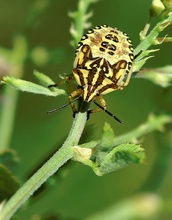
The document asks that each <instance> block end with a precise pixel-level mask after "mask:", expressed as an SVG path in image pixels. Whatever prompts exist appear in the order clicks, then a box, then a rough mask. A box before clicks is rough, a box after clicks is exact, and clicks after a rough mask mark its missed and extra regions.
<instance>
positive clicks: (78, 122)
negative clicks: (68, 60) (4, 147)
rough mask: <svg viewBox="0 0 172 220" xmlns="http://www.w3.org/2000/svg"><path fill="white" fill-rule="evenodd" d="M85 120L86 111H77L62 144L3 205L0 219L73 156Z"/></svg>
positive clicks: (21, 202)
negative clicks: (73, 148)
mask: <svg viewBox="0 0 172 220" xmlns="http://www.w3.org/2000/svg"><path fill="white" fill-rule="evenodd" d="M86 120H87V112H84V113H81V112H79V113H78V114H77V115H76V118H75V119H74V121H73V125H72V128H71V130H70V133H69V135H68V137H67V139H66V141H65V143H64V144H63V146H62V147H61V148H60V149H59V150H58V151H57V152H56V153H55V154H54V155H53V156H52V157H51V158H50V159H49V160H48V161H47V162H46V163H45V164H44V165H43V166H42V167H41V168H40V169H39V170H38V171H37V172H36V173H35V174H34V175H33V176H32V177H31V178H30V179H29V180H28V181H27V182H26V183H25V184H24V185H23V186H22V187H21V188H20V189H19V190H18V191H17V192H16V193H15V194H14V196H12V197H11V199H10V200H9V201H8V202H7V203H6V205H5V206H4V208H3V210H2V212H1V215H0V220H8V219H10V217H11V216H12V215H13V214H14V213H15V212H16V211H17V210H18V209H19V208H20V206H21V205H22V204H23V203H24V202H25V201H26V200H27V199H28V198H29V197H30V196H31V195H32V194H33V193H34V192H35V191H36V190H37V189H38V188H39V187H40V186H41V185H42V184H43V183H44V182H45V181H46V180H47V179H48V178H49V177H50V176H52V175H53V174H54V173H55V172H56V171H57V170H58V169H59V168H60V167H61V166H62V165H63V164H64V163H66V162H67V161H68V160H69V159H71V158H72V157H73V151H72V147H73V146H75V145H77V144H78V142H79V140H80V137H81V134H82V132H83V130H84V126H85V123H86Z"/></svg>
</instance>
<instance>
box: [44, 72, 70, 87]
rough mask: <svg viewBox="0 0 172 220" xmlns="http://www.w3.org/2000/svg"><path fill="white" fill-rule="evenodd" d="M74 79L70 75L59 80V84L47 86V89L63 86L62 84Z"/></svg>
mask: <svg viewBox="0 0 172 220" xmlns="http://www.w3.org/2000/svg"><path fill="white" fill-rule="evenodd" d="M73 79H74V76H73V75H72V74H71V75H69V76H67V77H65V78H64V79H62V80H60V81H59V82H57V83H55V84H52V85H49V86H48V88H51V87H59V86H61V85H63V83H65V82H67V81H71V80H73Z"/></svg>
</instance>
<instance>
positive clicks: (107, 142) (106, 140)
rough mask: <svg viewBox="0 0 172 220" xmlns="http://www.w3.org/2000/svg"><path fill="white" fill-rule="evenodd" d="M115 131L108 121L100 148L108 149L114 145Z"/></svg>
mask: <svg viewBox="0 0 172 220" xmlns="http://www.w3.org/2000/svg"><path fill="white" fill-rule="evenodd" d="M114 136H115V135H114V131H113V129H112V128H111V126H110V125H109V124H108V123H105V125H104V127H103V134H102V138H101V141H100V150H101V151H107V150H109V149H110V148H112V147H113V146H114V143H113V140H114Z"/></svg>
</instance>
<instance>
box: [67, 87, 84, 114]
mask: <svg viewBox="0 0 172 220" xmlns="http://www.w3.org/2000/svg"><path fill="white" fill-rule="evenodd" d="M81 94H82V89H77V90H75V91H73V92H72V93H71V94H70V96H69V103H70V106H71V108H72V111H73V115H74V116H75V114H76V113H77V110H76V108H75V105H74V104H73V102H72V100H73V99H74V98H75V97H77V96H80V95H81Z"/></svg>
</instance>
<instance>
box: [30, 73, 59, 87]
mask: <svg viewBox="0 0 172 220" xmlns="http://www.w3.org/2000/svg"><path fill="white" fill-rule="evenodd" d="M33 75H34V76H35V77H36V78H37V79H38V80H39V82H40V83H41V85H43V86H46V87H48V86H50V85H54V84H55V82H54V81H53V80H52V79H51V78H50V77H48V76H47V75H45V74H43V73H41V72H39V71H37V70H34V72H33ZM55 88H57V87H55Z"/></svg>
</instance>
